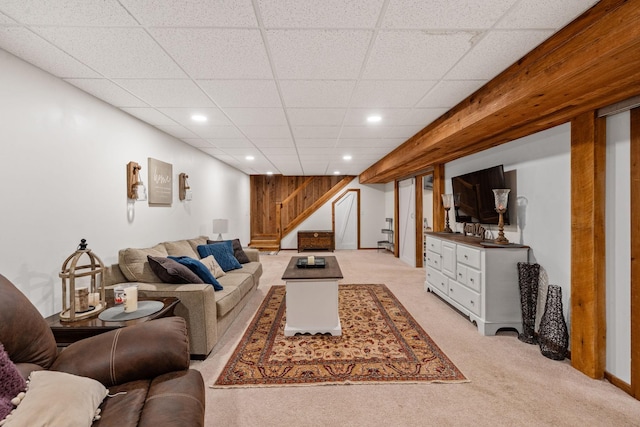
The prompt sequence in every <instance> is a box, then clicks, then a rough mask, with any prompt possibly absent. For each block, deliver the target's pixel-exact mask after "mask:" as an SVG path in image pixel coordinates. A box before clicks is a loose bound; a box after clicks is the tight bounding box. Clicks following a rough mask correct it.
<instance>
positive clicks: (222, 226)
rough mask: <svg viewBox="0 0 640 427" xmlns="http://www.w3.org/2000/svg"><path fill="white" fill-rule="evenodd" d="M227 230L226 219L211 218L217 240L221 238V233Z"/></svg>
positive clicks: (227, 222)
mask: <svg viewBox="0 0 640 427" xmlns="http://www.w3.org/2000/svg"><path fill="white" fill-rule="evenodd" d="M227 231H229V220H228V219H214V220H213V233H214V234H215V233H218V240H222V233H226V232H227Z"/></svg>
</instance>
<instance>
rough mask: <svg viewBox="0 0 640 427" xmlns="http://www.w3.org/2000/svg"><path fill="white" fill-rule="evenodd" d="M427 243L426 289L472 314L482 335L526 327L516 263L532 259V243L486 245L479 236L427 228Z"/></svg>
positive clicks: (520, 330)
mask: <svg viewBox="0 0 640 427" xmlns="http://www.w3.org/2000/svg"><path fill="white" fill-rule="evenodd" d="M426 246H427V248H426V249H427V252H426V262H425V270H426V281H425V290H426V291H431V292H433V293H434V294H436V295H438V296H440V297H441V298H442V299H444V300H445V301H446V302H448V303H449V304H451V305H452V306H453V307H455V308H456V309H458V310H459V311H461V312H462V313H463V314H464V315H465V316H468V317H469V320H471V321H472V322H474V323H475V324H476V325H477V326H478V332H480V333H481V334H483V335H495V333H496V332H497V331H498V329H501V328H515V329H516V330H517V331H518V332H522V312H521V308H520V291H519V288H518V266H517V264H518V262H527V261H528V252H529V248H528V247H526V246H525V247H523V246H518V245H509V246H506V247H505V246H501V247H494V246H487V247H485V246H483V245H482V244H480V239H479V238H476V237H465V236H463V235H461V234H450V233H427V239H426Z"/></svg>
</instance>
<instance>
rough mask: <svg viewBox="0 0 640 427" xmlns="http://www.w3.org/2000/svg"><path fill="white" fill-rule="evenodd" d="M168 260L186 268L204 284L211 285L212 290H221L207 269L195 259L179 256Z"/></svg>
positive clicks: (170, 257) (220, 286)
mask: <svg viewBox="0 0 640 427" xmlns="http://www.w3.org/2000/svg"><path fill="white" fill-rule="evenodd" d="M169 259H173V260H175V261H178V262H179V263H180V264H182V265H184V266H186V267H188V268H189V270H191V271H193V272H194V273H195V274H197V275H198V277H199V278H200V279H202V281H203V282H204V283H208V284H210V285H213V289H214V290H216V291H221V290H222V289H223V288H222V285H221V284H220V283H219V282H218V280H217V279H216V278H215V277H213V274H211V272H210V271H209V269H208V268H207V267H206V266H205V265H204V264H203V263H201V262H200V261H198V260H197V259H194V258H191V257H188V256H181V257H173V256H169Z"/></svg>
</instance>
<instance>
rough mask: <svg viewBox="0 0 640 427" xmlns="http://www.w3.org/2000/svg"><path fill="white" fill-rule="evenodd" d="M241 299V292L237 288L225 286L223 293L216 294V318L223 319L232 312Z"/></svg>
mask: <svg viewBox="0 0 640 427" xmlns="http://www.w3.org/2000/svg"><path fill="white" fill-rule="evenodd" d="M241 299H242V292H241V291H240V289H239V288H238V287H237V286H229V285H225V287H224V291H220V292H216V316H217V317H223V316H224V315H225V314H227V313H228V312H230V311H231V310H233V308H234V307H235V306H236V305H238V303H239V302H240V300H241Z"/></svg>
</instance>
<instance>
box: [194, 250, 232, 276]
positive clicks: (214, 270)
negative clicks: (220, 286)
mask: <svg viewBox="0 0 640 427" xmlns="http://www.w3.org/2000/svg"><path fill="white" fill-rule="evenodd" d="M200 262H201V263H203V264H204V265H205V267H207V268H208V269H209V271H210V272H211V274H213V277H215V278H216V279H219V278H221V277H222V276H224V275H225V274H227V273H225V272H224V270H223V269H222V267H220V264H218V261H216V259H215V258H214V257H213V255H209V256H208V257H204V258H202V259H201V260H200Z"/></svg>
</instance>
